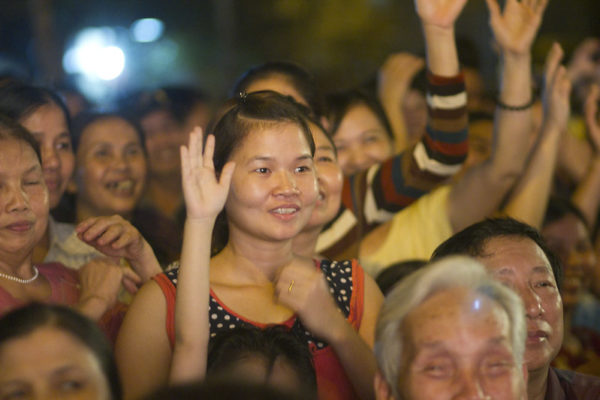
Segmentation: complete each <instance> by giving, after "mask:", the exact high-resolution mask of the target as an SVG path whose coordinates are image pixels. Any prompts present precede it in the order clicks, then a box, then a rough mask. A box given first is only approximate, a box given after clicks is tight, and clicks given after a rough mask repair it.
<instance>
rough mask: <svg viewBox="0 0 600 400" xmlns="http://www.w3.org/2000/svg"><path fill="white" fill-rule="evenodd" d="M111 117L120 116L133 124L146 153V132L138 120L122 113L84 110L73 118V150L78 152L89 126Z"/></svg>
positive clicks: (119, 117)
mask: <svg viewBox="0 0 600 400" xmlns="http://www.w3.org/2000/svg"><path fill="white" fill-rule="evenodd" d="M110 118H118V119H121V120H123V121H125V122H127V123H128V124H129V125H131V127H132V128H133V129H134V130H135V133H136V135H137V137H138V139H139V140H140V144H141V146H142V149H143V150H144V153H146V145H145V143H146V142H145V140H144V133H143V131H142V129H141V128H140V126H139V125H138V124H137V122H136V121H134V120H133V119H131V118H129V117H128V116H127V115H125V114H121V113H97V112H82V113H80V114H79V115H77V117H75V119H74V120H73V131H72V132H73V134H72V135H71V136H72V141H73V151H74V152H77V149H78V148H79V143H80V142H81V137H82V135H83V132H84V131H85V130H86V129H87V127H88V126H90V125H91V124H93V123H95V122H98V121H101V120H105V119H110Z"/></svg>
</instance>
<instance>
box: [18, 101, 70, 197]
mask: <svg viewBox="0 0 600 400" xmlns="http://www.w3.org/2000/svg"><path fill="white" fill-rule="evenodd" d="M20 122H21V125H23V126H24V127H25V128H26V129H27V130H28V131H29V132H31V133H32V134H33V136H34V137H35V138H36V140H37V141H38V142H39V144H40V150H41V153H42V168H43V171H44V180H45V181H46V186H47V187H48V194H49V195H50V208H54V207H56V206H57V205H58V203H59V201H60V198H61V197H62V195H63V193H64V192H65V190H66V188H67V185H68V184H69V180H70V179H71V175H73V169H74V168H75V155H74V154H73V148H72V145H71V137H70V136H69V129H68V127H67V121H66V120H65V115H64V114H63V111H62V110H61V108H60V107H58V106H57V105H56V104H53V103H49V104H46V105H43V106H41V107H39V108H38V109H37V110H35V112H33V113H32V114H31V115H29V116H27V117H26V118H24V119H23V120H22V121H20Z"/></svg>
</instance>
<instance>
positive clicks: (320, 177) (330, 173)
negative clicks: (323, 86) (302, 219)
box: [304, 123, 344, 230]
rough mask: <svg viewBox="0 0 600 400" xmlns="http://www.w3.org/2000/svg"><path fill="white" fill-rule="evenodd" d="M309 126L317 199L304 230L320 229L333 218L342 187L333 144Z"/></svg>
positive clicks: (340, 199)
mask: <svg viewBox="0 0 600 400" xmlns="http://www.w3.org/2000/svg"><path fill="white" fill-rule="evenodd" d="M309 126H310V130H311V132H312V135H313V140H314V141H315V157H314V159H315V169H316V172H317V182H318V185H319V197H318V199H317V203H316V205H315V208H314V210H313V212H312V215H311V217H310V220H309V221H308V224H307V225H306V226H305V227H304V230H311V229H315V228H322V227H323V226H324V225H325V224H327V223H328V222H329V221H331V220H332V219H333V218H334V217H335V215H336V214H337V212H338V210H339V209H340V205H341V203H342V187H343V185H344V177H343V175H342V169H341V168H340V166H339V164H338V163H337V156H336V154H335V148H334V147H333V144H332V143H331V141H329V139H327V137H326V136H325V132H323V131H322V130H321V129H320V128H319V127H318V126H316V125H314V124H312V123H310V124H309Z"/></svg>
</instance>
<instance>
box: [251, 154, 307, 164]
mask: <svg viewBox="0 0 600 400" xmlns="http://www.w3.org/2000/svg"><path fill="white" fill-rule="evenodd" d="M312 158H313V157H312V156H311V155H310V154H303V155H301V156H299V157H296V161H303V160H312ZM274 159H275V157H271V156H256V157H252V158H251V159H250V160H248V164H250V163H251V162H254V161H272V160H274Z"/></svg>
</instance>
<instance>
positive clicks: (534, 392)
mask: <svg viewBox="0 0 600 400" xmlns="http://www.w3.org/2000/svg"><path fill="white" fill-rule="evenodd" d="M549 370H550V366H549V365H545V366H543V367H542V368H539V369H536V370H529V371H528V372H529V379H528V380H527V398H528V399H529V400H544V397H545V396H546V389H547V387H548V371H549Z"/></svg>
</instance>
